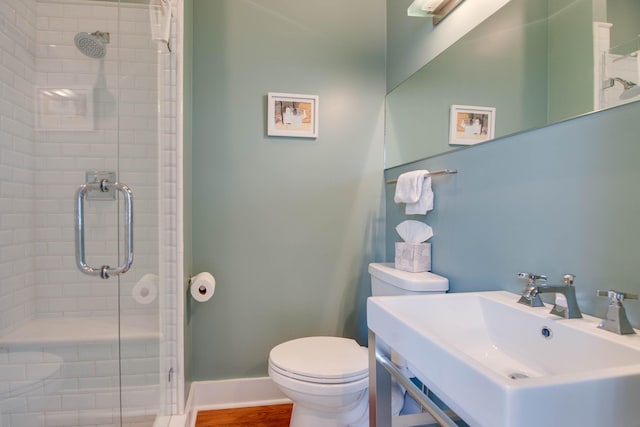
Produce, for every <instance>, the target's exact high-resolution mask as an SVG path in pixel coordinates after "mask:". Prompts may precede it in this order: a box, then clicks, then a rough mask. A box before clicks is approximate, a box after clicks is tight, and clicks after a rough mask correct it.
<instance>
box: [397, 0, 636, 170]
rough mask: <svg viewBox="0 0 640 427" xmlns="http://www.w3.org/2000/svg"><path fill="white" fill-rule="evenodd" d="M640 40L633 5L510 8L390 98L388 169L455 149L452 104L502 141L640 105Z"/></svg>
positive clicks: (584, 2)
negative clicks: (478, 117) (491, 120)
mask: <svg viewBox="0 0 640 427" xmlns="http://www.w3.org/2000/svg"><path fill="white" fill-rule="evenodd" d="M454 13H455V12H454ZM638 34H640V1H638V0H608V1H607V0H554V1H527V0H511V1H510V2H508V3H507V4H506V5H505V6H504V7H502V8H501V9H500V10H498V11H497V12H496V13H495V14H493V15H492V16H490V17H489V18H487V19H486V20H485V21H484V22H483V23H482V24H480V25H478V26H477V27H476V28H474V29H473V30H471V31H470V32H469V33H467V34H466V35H465V36H464V37H463V38H461V39H460V40H459V41H458V42H457V43H455V44H454V45H452V46H451V47H449V48H448V49H447V50H446V51H444V52H443V53H442V54H440V55H439V56H438V57H437V58H435V59H434V60H432V61H430V62H429V63H428V64H426V65H425V66H424V67H423V68H421V69H420V70H419V71H417V72H416V73H415V74H414V75H412V76H411V77H410V78H409V79H407V80H405V81H404V82H403V83H402V84H400V85H399V86H398V87H396V88H395V89H394V90H393V91H391V92H390V93H389V94H388V96H387V114H386V134H387V137H386V164H385V167H387V168H389V167H393V166H397V165H400V164H404V163H408V162H412V161H415V160H419V159H423V158H426V157H430V156H433V155H437V154H440V153H443V152H447V151H450V150H454V149H457V148H459V147H458V146H456V145H450V144H449V115H450V106H451V105H453V104H462V105H473V106H481V107H487V108H495V109H496V113H495V114H496V115H495V137H496V138H498V137H501V136H505V135H509V134H513V133H516V132H520V131H523V130H529V129H534V128H538V127H541V126H545V125H547V124H550V123H555V122H558V121H562V120H566V119H569V118H571V117H575V116H577V115H581V114H585V113H588V112H591V111H594V110H599V109H602V108H609V107H612V106H615V105H620V104H622V103H627V102H635V101H637V100H640V89H639V88H638V85H637V83H639V81H640V70H639V64H640V59H639V58H638V51H640V38H639V37H638Z"/></svg>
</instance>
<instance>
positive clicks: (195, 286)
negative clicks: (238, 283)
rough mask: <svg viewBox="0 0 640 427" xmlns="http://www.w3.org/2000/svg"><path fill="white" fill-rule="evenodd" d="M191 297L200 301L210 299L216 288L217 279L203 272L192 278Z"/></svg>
mask: <svg viewBox="0 0 640 427" xmlns="http://www.w3.org/2000/svg"><path fill="white" fill-rule="evenodd" d="M190 288H191V297H192V298H193V299H194V300H196V301H198V302H205V301H209V300H210V299H211V297H212V296H213V293H214V292H215V290H216V279H214V278H213V276H212V275H211V273H207V272H203V273H200V274H196V275H195V276H193V277H192V278H191V286H190Z"/></svg>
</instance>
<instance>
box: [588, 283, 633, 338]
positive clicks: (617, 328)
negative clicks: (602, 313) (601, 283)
mask: <svg viewBox="0 0 640 427" xmlns="http://www.w3.org/2000/svg"><path fill="white" fill-rule="evenodd" d="M596 295H597V296H599V297H609V308H608V310H607V317H605V318H604V319H602V322H600V324H599V325H598V328H601V329H604V330H607V331H610V332H615V333H616V334H620V335H626V334H635V333H636V331H635V330H634V329H633V326H631V323H629V319H627V312H626V311H625V309H624V306H623V305H622V301H624V300H625V299H638V295H636V294H628V293H625V292H618V291H614V290H610V291H597V292H596Z"/></svg>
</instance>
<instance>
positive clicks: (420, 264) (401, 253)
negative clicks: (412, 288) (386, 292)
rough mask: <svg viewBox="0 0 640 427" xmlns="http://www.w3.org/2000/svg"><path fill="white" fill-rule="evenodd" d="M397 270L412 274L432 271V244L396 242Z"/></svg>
mask: <svg viewBox="0 0 640 427" xmlns="http://www.w3.org/2000/svg"><path fill="white" fill-rule="evenodd" d="M396 269H398V270H403V271H410V272H412V273H420V272H422V271H431V243H407V242H396Z"/></svg>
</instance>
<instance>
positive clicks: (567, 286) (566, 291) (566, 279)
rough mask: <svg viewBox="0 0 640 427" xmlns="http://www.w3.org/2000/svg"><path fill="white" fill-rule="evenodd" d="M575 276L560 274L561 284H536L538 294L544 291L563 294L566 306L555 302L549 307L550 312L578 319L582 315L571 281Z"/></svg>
mask: <svg viewBox="0 0 640 427" xmlns="http://www.w3.org/2000/svg"><path fill="white" fill-rule="evenodd" d="M575 278H576V276H574V275H573V274H565V275H564V276H562V281H563V284H562V285H551V286H549V285H543V286H538V293H539V294H546V293H558V294H562V295H564V297H565V299H566V300H567V306H566V307H563V306H561V305H558V304H555V305H554V306H553V308H552V309H551V314H555V315H557V316H560V317H564V318H565V319H579V318H581V317H582V313H581V312H580V307H579V306H578V300H577V298H576V288H575V287H574V286H573V281H574V280H575Z"/></svg>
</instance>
